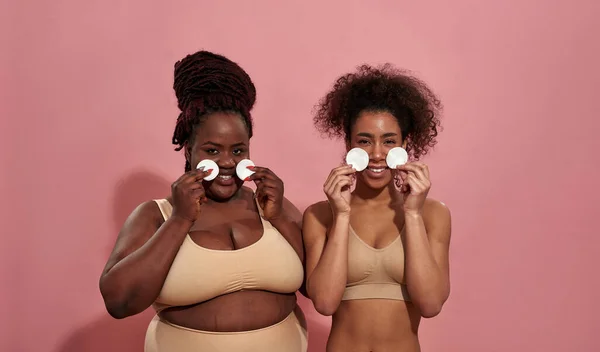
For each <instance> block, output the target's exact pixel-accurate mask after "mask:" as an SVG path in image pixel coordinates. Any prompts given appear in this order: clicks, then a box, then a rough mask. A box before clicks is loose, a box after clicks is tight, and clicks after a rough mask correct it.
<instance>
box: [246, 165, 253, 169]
mask: <svg viewBox="0 0 600 352" xmlns="http://www.w3.org/2000/svg"><path fill="white" fill-rule="evenodd" d="M246 169H248V170H254V166H252V165H250V166H246Z"/></svg>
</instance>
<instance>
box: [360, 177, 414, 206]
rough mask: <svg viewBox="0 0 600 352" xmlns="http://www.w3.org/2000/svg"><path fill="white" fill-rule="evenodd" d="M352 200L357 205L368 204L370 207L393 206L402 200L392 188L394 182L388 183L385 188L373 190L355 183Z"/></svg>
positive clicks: (399, 194)
mask: <svg viewBox="0 0 600 352" xmlns="http://www.w3.org/2000/svg"><path fill="white" fill-rule="evenodd" d="M352 196H353V197H352V200H353V201H355V202H358V203H368V204H372V205H380V204H385V205H388V204H394V203H397V202H399V201H401V200H402V194H401V193H400V192H399V191H398V190H396V187H394V182H393V181H392V182H390V183H389V184H388V185H387V187H384V188H381V189H373V188H369V187H367V186H366V185H365V184H364V183H362V182H357V183H356V189H355V190H354V192H352Z"/></svg>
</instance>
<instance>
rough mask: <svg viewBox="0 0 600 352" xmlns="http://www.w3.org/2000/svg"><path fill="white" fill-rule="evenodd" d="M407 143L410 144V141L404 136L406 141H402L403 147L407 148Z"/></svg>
mask: <svg viewBox="0 0 600 352" xmlns="http://www.w3.org/2000/svg"><path fill="white" fill-rule="evenodd" d="M407 145H408V141H407V140H406V138H404V141H402V149H406V146H407Z"/></svg>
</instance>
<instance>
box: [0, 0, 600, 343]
mask: <svg viewBox="0 0 600 352" xmlns="http://www.w3.org/2000/svg"><path fill="white" fill-rule="evenodd" d="M599 6H600V5H598V2H596V1H594V0H590V1H583V0H581V1H575V2H566V1H562V2H559V1H543V0H538V1H533V0H529V1H523V0H506V1H495V2H489V1H488V2H480V1H472V0H471V1H470V0H457V1H452V2H447V1H441V0H436V1H426V2H417V3H415V2H405V1H383V0H376V1H341V0H337V1H323V2H322V1H303V2H293V3H292V2H289V1H286V2H280V1H274V0H272V1H247V2H246V1H238V2H235V4H233V2H217V1H210V2H209V1H204V2H200V1H181V0H179V1H169V2H166V1H164V2H156V3H151V2H147V1H140V0H136V1H134V0H131V1H120V2H110V1H108V2H107V1H74V0H64V1H58V2H56V1H55V2H47V1H19V2H17V1H13V2H11V3H8V2H2V3H1V5H0V23H1V26H2V28H1V30H0V32H1V33H2V34H0V35H1V36H2V37H1V38H2V42H1V43H0V45H1V50H0V58H1V60H2V66H1V67H2V71H1V76H0V82H1V86H0V87H1V88H0V89H1V94H0V97H1V99H2V101H1V106H0V108H1V109H2V110H1V113H2V120H1V121H2V125H1V134H2V136H1V137H2V138H1V139H0V140H1V142H0V143H1V155H2V168H1V170H2V171H1V176H2V184H1V187H2V188H1V192H2V194H1V196H2V203H1V204H2V205H1V207H2V209H1V211H0V214H1V216H2V230H3V231H2V241H1V242H2V244H1V245H0V251H1V253H0V254H1V258H2V266H1V270H0V272H1V274H2V277H1V280H2V288H1V289H0V301H1V302H2V305H1V308H0V319H1V320H0V324H1V325H2V326H1V327H0V334H1V335H0V338H1V340H0V341H1V344H0V350H2V351H36V352H37V351H40V352H41V351H44V352H46V351H51V352H71V351H91V352H100V351H116V352H121V351H122V352H124V351H142V345H143V336H144V333H145V329H146V325H147V323H148V320H149V319H150V317H151V312H146V313H145V314H142V315H140V316H136V317H132V318H129V319H126V320H122V321H116V320H113V319H111V318H110V317H109V316H108V315H107V313H106V312H105V310H104V306H103V303H102V300H101V297H100V293H99V291H98V276H99V274H100V271H101V270H102V267H103V265H104V263H105V261H106V258H107V256H108V253H109V251H110V249H111V247H112V244H113V241H114V239H115V236H116V233H117V231H118V229H119V227H120V226H121V223H122V222H123V220H124V218H125V217H126V216H127V214H128V213H129V212H130V211H131V210H132V209H133V208H134V207H135V206H136V205H137V204H138V203H139V202H142V201H144V200H146V199H150V198H153V197H162V196H165V195H166V192H167V191H168V189H169V184H170V183H171V182H172V181H173V180H174V179H175V178H176V177H177V176H179V175H180V173H181V172H182V168H183V157H182V156H181V155H180V154H178V153H176V152H174V151H173V146H172V145H171V143H170V140H171V134H172V130H173V126H174V123H175V119H176V116H177V110H176V104H175V98H174V95H173V91H172V88H171V86H172V80H173V78H172V75H173V74H172V68H173V63H174V62H175V61H176V60H177V59H179V58H181V57H182V56H184V55H185V54H187V53H190V52H193V51H195V50H198V49H201V48H205V49H208V50H214V51H217V52H220V53H223V54H225V55H227V56H229V57H231V58H232V59H234V60H236V61H238V62H239V63H240V64H241V65H242V66H243V67H244V68H245V69H247V70H248V71H249V73H250V74H251V76H252V77H253V79H254V81H255V83H256V85H257V89H258V103H257V106H256V109H255V110H254V116H255V119H256V136H255V137H254V139H253V141H252V142H253V145H252V153H253V157H254V159H255V160H256V161H257V162H258V163H260V164H263V165H268V166H269V167H271V168H272V169H273V170H275V171H276V172H277V173H278V174H279V175H280V176H281V177H282V178H283V179H284V180H285V182H286V192H287V196H288V197H289V198H291V199H292V200H293V201H294V202H295V203H296V204H297V205H298V206H299V207H300V208H302V209H304V208H305V207H306V206H307V205H308V204H310V203H312V202H315V201H317V200H319V199H322V198H323V195H322V191H321V185H322V182H323V180H324V177H325V176H326V175H327V173H328V172H329V170H330V169H331V168H332V167H333V166H335V165H337V163H338V162H339V161H340V160H341V159H340V157H341V153H342V145H341V143H337V142H329V141H326V140H322V139H320V138H319V136H317V135H316V134H315V133H314V132H313V127H312V124H311V115H310V112H311V108H312V106H313V104H314V103H315V102H316V101H317V100H318V98H319V97H320V96H321V95H322V94H324V93H325V92H326V90H327V89H328V88H329V87H330V86H331V84H332V82H333V80H334V79H335V78H336V77H337V76H338V75H340V74H342V73H344V72H346V71H348V70H350V69H352V68H354V67H355V66H356V65H358V64H360V63H363V62H371V63H379V62H384V61H391V62H394V63H396V64H398V65H400V66H403V67H407V68H410V69H412V70H414V71H415V72H416V73H418V74H419V75H420V76H421V77H422V78H424V79H426V80H427V81H428V82H429V83H430V84H431V85H432V86H433V87H434V89H435V90H436V91H437V92H438V93H439V95H440V96H441V98H442V99H443V101H444V103H445V106H446V114H445V118H444V126H445V130H444V132H443V133H442V134H441V136H440V141H439V145H438V147H437V148H436V151H435V152H434V153H433V154H432V155H431V156H430V157H428V158H426V159H425V161H426V162H428V163H429V164H430V167H431V170H432V178H433V185H434V188H433V190H432V196H434V197H436V198H438V199H441V200H443V201H445V202H446V203H447V204H448V205H449V206H450V207H451V209H452V211H453V216H454V223H453V225H454V229H453V230H454V231H453V241H452V249H451V256H452V294H451V297H450V300H449V301H448V303H447V305H446V306H445V308H444V311H443V312H442V314H441V315H440V316H438V317H437V318H435V319H432V320H425V321H424V322H423V323H422V334H421V338H422V342H423V346H424V348H423V350H424V351H445V352H459V351H460V352H465V351H469V352H471V351H473V352H479V351H486V352H487V351H494V352H495V351H499V352H503V351H545V352H563V351H578V352H593V351H598V350H600V342H599V340H598V338H597V332H598V328H600V318H599V315H598V313H600V309H599V308H598V304H597V299H598V297H600V285H599V283H598V273H597V268H598V264H599V261H598V253H599V249H600V248H599V247H600V237H599V236H598V230H597V228H598V227H597V226H595V225H596V222H597V215H596V212H597V209H598V207H597V202H598V199H600V193H599V191H598V187H596V185H595V184H594V183H593V182H592V181H593V180H597V179H599V176H600V175H599V171H600V167H599V165H598V157H597V155H596V154H595V153H597V151H598V147H599V142H598V140H597V139H594V138H595V137H596V136H597V131H598V129H599V128H600V123H599V122H598V121H599V120H598V114H597V103H598V98H597V94H598V86H599V84H600V69H599V68H598V66H597V63H598V62H600V57H599V56H600V55H599V53H600V41H599V40H597V39H598V32H599V31H600V22H598V15H599V14H600V11H599ZM302 304H303V307H304V309H305V311H306V314H307V316H308V318H309V323H310V332H311V340H310V345H311V351H323V350H324V347H323V346H324V342H325V339H326V335H327V329H328V326H329V324H330V319H328V318H325V317H321V316H319V315H318V314H317V313H315V311H314V310H313V308H312V305H311V304H310V303H309V302H307V301H306V300H302Z"/></svg>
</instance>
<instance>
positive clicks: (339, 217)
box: [333, 211, 350, 222]
mask: <svg viewBox="0 0 600 352" xmlns="http://www.w3.org/2000/svg"><path fill="white" fill-rule="evenodd" d="M333 220H334V221H335V222H347V221H350V212H349V211H345V212H339V213H336V212H334V213H333Z"/></svg>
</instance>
